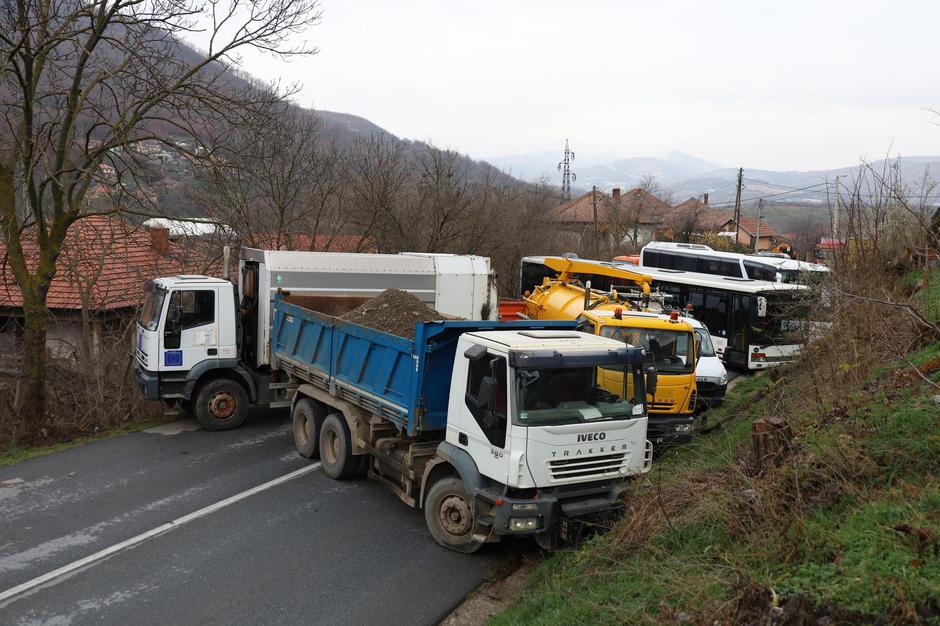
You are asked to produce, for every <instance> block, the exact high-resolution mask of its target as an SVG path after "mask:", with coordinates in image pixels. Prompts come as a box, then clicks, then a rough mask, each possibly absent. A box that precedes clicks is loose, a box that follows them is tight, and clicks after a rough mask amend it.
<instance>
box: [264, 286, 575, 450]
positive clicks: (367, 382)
mask: <svg viewBox="0 0 940 626" xmlns="http://www.w3.org/2000/svg"><path fill="white" fill-rule="evenodd" d="M575 327H576V322H573V321H544V320H540V321H529V320H523V321H517V322H516V321H514V322H493V321H450V320H447V321H440V322H424V323H420V324H418V325H417V327H416V329H415V330H416V332H415V339H414V340H413V341H412V340H410V339H405V338H404V337H399V336H397V335H392V334H390V333H386V332H382V331H379V330H375V329H372V328H368V327H365V326H360V325H359V324H354V323H352V322H348V321H345V320H341V319H339V318H336V317H332V316H330V315H325V314H323V313H318V312H316V311H311V310H310V309H307V308H304V307H302V306H300V305H298V304H293V303H291V302H290V301H289V300H287V299H285V298H284V296H283V295H280V294H279V295H277V296H276V298H275V301H274V332H273V333H272V335H271V356H272V358H271V363H272V367H274V368H276V369H282V370H284V371H287V372H288V373H290V374H293V375H294V376H296V377H297V378H300V379H301V380H304V381H306V382H308V383H310V384H313V385H316V386H318V387H320V388H322V389H325V390H327V391H329V392H330V393H333V394H335V395H338V396H339V397H341V398H343V399H345V400H348V401H350V402H353V403H354V404H356V405H358V406H361V407H363V408H364V409H367V410H369V411H371V412H372V413H375V414H377V415H382V416H383V417H384V418H385V419H387V420H388V421H389V422H391V423H393V424H395V425H396V426H397V427H398V428H400V429H402V430H403V431H405V432H407V434H408V435H415V434H417V433H419V432H423V431H434V430H442V429H444V427H445V426H446V425H447V403H448V397H449V395H450V379H451V372H452V371H453V366H454V352H455V350H456V347H457V339H458V337H459V336H460V335H462V334H463V333H466V332H473V331H481V330H510V329H520V330H521V329H530V330H531V329H547V328H556V329H560V328H564V329H569V330H571V329H574V328H575Z"/></svg>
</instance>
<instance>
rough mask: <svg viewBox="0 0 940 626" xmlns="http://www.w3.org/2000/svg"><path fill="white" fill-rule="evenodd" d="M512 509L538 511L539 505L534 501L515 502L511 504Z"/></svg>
mask: <svg viewBox="0 0 940 626" xmlns="http://www.w3.org/2000/svg"><path fill="white" fill-rule="evenodd" d="M512 510H513V511H538V510H539V505H538V504H536V503H535V502H517V503H516V504H513V505H512Z"/></svg>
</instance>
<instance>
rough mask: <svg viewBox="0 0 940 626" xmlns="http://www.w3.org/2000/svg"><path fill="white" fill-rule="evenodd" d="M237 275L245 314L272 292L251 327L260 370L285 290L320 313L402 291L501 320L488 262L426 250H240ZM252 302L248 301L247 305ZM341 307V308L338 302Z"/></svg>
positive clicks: (451, 309)
mask: <svg viewBox="0 0 940 626" xmlns="http://www.w3.org/2000/svg"><path fill="white" fill-rule="evenodd" d="M238 271H239V278H240V283H241V293H240V297H241V301H242V309H245V308H247V307H249V306H251V304H252V302H251V299H253V298H256V297H257V294H266V297H263V299H264V300H265V301H266V306H259V307H258V319H257V322H256V323H255V324H253V325H254V326H255V327H256V328H257V329H258V332H257V333H256V335H257V336H256V337H253V338H252V340H253V341H254V342H255V346H254V354H256V355H257V357H256V358H254V359H253V362H254V365H256V366H261V365H267V364H269V363H270V362H271V356H270V346H271V335H270V332H271V320H272V319H273V307H274V295H275V294H276V293H277V292H278V291H279V290H280V291H285V292H290V293H291V294H292V295H295V296H307V297H310V298H315V299H317V300H318V310H321V311H324V310H325V311H329V312H332V311H331V307H330V306H329V304H328V303H329V301H330V300H336V301H337V306H336V308H334V309H333V310H334V311H338V312H342V311H345V310H349V308H350V306H349V304H350V301H352V303H353V304H355V303H357V302H358V303H362V302H365V301H366V300H368V299H370V298H373V297H375V296H377V295H378V294H380V293H381V292H382V291H384V290H386V289H400V290H401V291H407V292H408V293H410V294H411V295H413V296H415V297H416V298H418V299H419V300H421V301H422V302H424V303H425V304H427V305H428V306H429V307H431V308H432V309H434V310H436V311H438V312H439V313H443V314H444V315H448V316H452V317H459V318H463V319H467V320H488V319H496V313H497V295H496V287H495V282H494V280H493V276H492V271H491V269H490V259H489V258H488V257H482V256H473V255H457V254H436V253H425V252H402V253H399V254H365V253H353V252H296V251H279V250H258V249H255V248H242V249H241V254H240V255H239V261H238ZM246 298H248V302H246ZM340 302H341V304H340Z"/></svg>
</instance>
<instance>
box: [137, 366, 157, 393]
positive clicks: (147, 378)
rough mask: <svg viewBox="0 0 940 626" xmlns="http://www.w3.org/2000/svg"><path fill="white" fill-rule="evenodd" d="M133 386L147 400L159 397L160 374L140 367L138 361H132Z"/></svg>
mask: <svg viewBox="0 0 940 626" xmlns="http://www.w3.org/2000/svg"><path fill="white" fill-rule="evenodd" d="M134 386H135V387H137V391H139V392H140V395H142V396H143V397H144V398H146V399H147V400H159V399H160V375H159V374H158V373H156V372H148V371H147V370H145V369H143V368H141V366H140V363H134Z"/></svg>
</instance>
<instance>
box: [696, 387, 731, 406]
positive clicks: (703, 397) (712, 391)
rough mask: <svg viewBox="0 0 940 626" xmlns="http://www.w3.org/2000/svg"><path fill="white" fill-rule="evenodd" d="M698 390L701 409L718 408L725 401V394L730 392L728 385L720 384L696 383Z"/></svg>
mask: <svg viewBox="0 0 940 626" xmlns="http://www.w3.org/2000/svg"><path fill="white" fill-rule="evenodd" d="M695 386H696V388H697V389H698V400H697V402H698V404H699V407H705V408H711V407H716V406H718V405H719V404H721V402H722V401H723V400H724V399H725V393H726V392H727V391H728V385H727V383H726V384H724V385H719V384H718V383H708V382H701V381H698V382H696V383H695Z"/></svg>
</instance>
